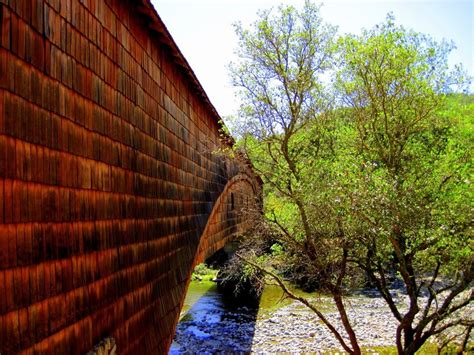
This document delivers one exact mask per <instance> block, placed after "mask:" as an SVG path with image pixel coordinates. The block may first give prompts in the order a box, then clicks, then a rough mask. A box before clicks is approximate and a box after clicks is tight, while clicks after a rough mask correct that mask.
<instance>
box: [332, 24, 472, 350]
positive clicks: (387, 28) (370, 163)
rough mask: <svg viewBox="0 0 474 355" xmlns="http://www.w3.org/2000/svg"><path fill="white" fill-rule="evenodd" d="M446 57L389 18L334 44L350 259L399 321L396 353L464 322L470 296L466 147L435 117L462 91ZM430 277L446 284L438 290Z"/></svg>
mask: <svg viewBox="0 0 474 355" xmlns="http://www.w3.org/2000/svg"><path fill="white" fill-rule="evenodd" d="M451 49H452V45H450V44H447V43H444V42H443V43H437V42H435V41H434V40H432V39H431V38H430V37H428V36H425V35H422V34H419V33H415V32H412V31H407V30H405V29H404V28H403V27H398V26H396V25H395V23H394V20H393V17H392V16H391V15H389V16H388V17H387V21H386V22H385V23H384V24H382V25H379V26H376V27H375V28H374V29H372V30H370V31H364V32H363V33H362V35H361V36H348V37H346V38H345V39H344V40H343V41H342V59H343V68H342V70H341V71H340V72H339V85H340V88H341V91H342V101H343V102H344V104H345V105H347V106H348V107H350V110H347V111H346V113H347V115H348V117H349V118H350V121H351V124H352V125H353V127H354V128H355V130H356V132H357V134H356V141H355V145H354V151H355V152H357V154H358V156H359V159H357V161H358V163H359V164H360V168H359V169H355V170H354V171H353V172H352V174H353V178H352V179H353V181H354V182H356V185H353V186H348V189H347V190H346V193H347V196H348V198H349V199H350V208H351V209H350V211H348V212H349V214H350V215H351V216H352V217H354V218H356V219H357V220H358V222H357V223H358V224H359V225H358V229H359V230H358V232H357V235H356V236H355V238H356V240H357V243H356V245H357V248H356V249H353V250H351V251H350V260H351V261H352V262H354V263H356V264H357V265H358V266H359V267H360V268H362V269H363V270H365V271H366V272H367V275H368V276H369V278H370V280H371V281H372V282H373V284H374V285H375V286H376V287H377V288H378V290H379V291H380V293H381V295H382V296H383V298H384V299H385V300H386V302H387V304H388V305H389V307H390V309H391V311H392V313H393V315H394V317H395V318H396V319H397V321H398V322H399V326H398V329H397V334H396V343H397V348H398V351H399V353H408V354H411V353H414V352H415V351H416V350H418V349H419V348H420V347H421V345H422V344H423V343H424V342H425V341H426V340H427V339H428V338H429V337H430V336H433V335H436V334H438V333H440V332H442V331H443V330H445V329H447V328H449V327H450V326H453V325H456V324H461V323H463V324H466V325H467V326H469V325H471V324H472V322H473V320H472V319H469V320H467V319H463V318H462V317H459V313H460V312H458V311H459V310H460V309H462V308H463V307H464V306H466V305H467V304H468V303H469V302H471V301H472V299H473V295H474V293H473V290H472V288H471V289H469V287H470V285H471V283H472V280H473V278H474V263H473V253H472V247H473V245H472V241H470V240H471V238H472V211H473V206H472V201H473V197H474V196H473V190H472V186H471V185H472V183H471V180H472V155H471V154H470V152H471V151H472V148H473V146H472V140H470V141H468V140H465V141H464V142H461V141H460V140H457V139H456V138H457V137H456V135H458V138H459V135H460V134H459V133H456V131H454V130H456V128H458V127H460V126H459V125H458V126H456V125H455V124H454V122H450V121H449V119H450V118H451V117H450V116H443V115H441V114H439V110H441V108H442V107H443V104H444V103H445V99H446V93H448V92H450V91H451V87H452V85H458V84H460V83H462V82H464V78H463V76H462V72H461V71H460V68H456V69H455V70H454V71H452V72H450V71H449V70H448V66H447V55H448V53H449V52H450V50H451ZM470 135H471V136H472V126H471V132H470ZM392 267H395V269H396V270H397V271H398V273H399V274H400V276H401V278H402V280H403V283H404V285H405V287H406V292H407V295H408V296H409V306H408V309H407V310H404V309H401V307H400V306H399V305H397V304H396V302H395V301H394V299H393V297H392V295H391V293H390V292H389V287H388V285H387V274H388V273H389V272H390V270H391V269H392ZM428 275H429V278H427V276H428ZM440 275H444V276H446V275H452V276H453V277H452V278H451V279H446V280H445V281H446V282H444V283H443V282H441V281H442V279H440ZM465 290H468V291H467V293H466V294H463V291H465ZM424 294H427V295H428V296H427V297H428V299H427V302H425V303H424V304H423V303H422V302H421V299H420V298H421V296H422V295H424ZM456 312H457V313H458V314H457V315H456V316H455V317H454V314H456Z"/></svg>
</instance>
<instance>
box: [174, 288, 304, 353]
mask: <svg viewBox="0 0 474 355" xmlns="http://www.w3.org/2000/svg"><path fill="white" fill-rule="evenodd" d="M293 291H295V290H293ZM295 292H297V293H302V292H301V291H295ZM291 303H292V301H290V300H288V299H286V298H285V297H284V295H283V291H282V290H281V289H280V287H279V286H277V285H266V286H265V289H264V292H263V294H262V297H261V298H260V302H259V305H258V308H255V307H251V306H249V305H243V304H236V301H235V299H233V298H229V297H226V296H225V295H224V294H222V293H221V292H220V291H219V289H218V287H217V285H216V284H215V283H214V282H212V281H191V283H190V285H189V289H188V292H187V294H186V299H185V301H184V305H183V310H182V311H181V317H180V321H179V323H178V326H177V329H176V335H175V338H174V342H173V344H172V346H171V349H170V354H187V353H193V354H195V353H199V354H203V353H215V352H216V351H219V352H227V353H236V352H240V353H241V352H250V351H251V350H252V346H253V340H254V335H255V331H256V323H257V320H260V321H261V320H262V319H266V318H269V317H270V316H271V313H272V312H274V311H276V310H278V309H281V308H283V307H285V306H288V305H289V304H291Z"/></svg>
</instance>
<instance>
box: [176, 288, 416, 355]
mask: <svg viewBox="0 0 474 355" xmlns="http://www.w3.org/2000/svg"><path fill="white" fill-rule="evenodd" d="M393 293H394V295H395V296H396V300H397V302H398V303H399V304H400V305H401V306H406V304H407V301H408V300H407V297H406V296H405V295H404V294H403V292H402V290H394V291H393ZM263 297H264V298H265V294H264V296H263ZM273 298H274V299H278V298H279V297H273ZM311 298H312V300H313V302H315V303H316V304H319V305H320V307H321V308H322V309H323V311H324V314H325V316H327V318H328V319H329V320H330V321H331V322H332V323H333V324H338V323H340V322H338V321H339V320H340V317H339V314H338V313H337V311H336V310H335V307H334V306H333V305H332V303H331V301H330V299H329V298H327V297H317V296H311ZM214 301H215V299H214ZM262 301H265V300H262ZM270 301H272V300H270ZM263 303H264V304H266V306H264V307H263V309H262V307H261V309H259V310H258V312H257V310H251V309H248V308H246V307H241V308H236V309H234V310H232V311H229V310H225V309H223V308H220V307H209V305H208V306H205V307H201V309H200V310H199V307H198V309H197V310H193V308H191V309H190V311H189V312H188V314H187V315H186V316H185V317H184V318H183V319H182V321H181V322H180V323H179V324H178V328H177V332H176V337H175V344H174V346H173V348H172V351H171V353H175V354H178V353H181V354H195V353H199V354H205V353H216V352H224V353H243V352H255V353H259V354H260V353H282V352H284V353H309V352H311V353H324V352H327V351H331V350H335V351H340V350H341V346H340V344H339V343H338V342H337V341H336V340H335V339H334V336H333V335H332V334H331V333H330V332H329V330H327V328H326V327H325V326H324V325H323V324H322V322H321V321H319V320H318V319H317V317H316V316H315V315H314V314H313V313H312V312H311V311H310V310H308V309H307V308H306V307H304V306H303V305H301V304H300V303H298V302H294V301H289V300H287V301H285V302H283V304H281V303H280V304H276V305H273V306H270V307H269V306H268V300H266V302H263ZM347 312H348V316H349V318H350V319H351V321H352V322H353V324H354V325H355V326H354V329H355V331H356V333H357V336H358V339H359V341H360V344H361V346H363V347H365V348H366V350H367V351H370V350H371V349H372V350H374V349H375V348H377V349H380V347H389V346H394V340H393V339H394V334H395V331H396V326H397V323H396V321H395V319H394V318H393V315H392V314H391V312H390V310H389V309H388V307H387V306H386V303H385V301H384V300H383V299H382V298H381V297H380V296H379V295H378V293H377V292H376V291H370V290H365V291H361V292H359V293H358V294H356V295H354V296H352V297H350V298H348V299H347ZM337 328H338V330H339V331H340V332H341V334H343V333H344V332H343V330H342V325H341V326H338V327H337Z"/></svg>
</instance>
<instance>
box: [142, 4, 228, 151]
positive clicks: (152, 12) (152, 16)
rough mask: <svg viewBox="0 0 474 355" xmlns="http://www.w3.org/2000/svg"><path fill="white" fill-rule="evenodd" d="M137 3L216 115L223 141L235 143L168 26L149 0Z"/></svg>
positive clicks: (197, 91)
mask: <svg viewBox="0 0 474 355" xmlns="http://www.w3.org/2000/svg"><path fill="white" fill-rule="evenodd" d="M137 3H138V4H137V6H136V8H137V11H138V12H139V13H141V14H142V15H144V16H146V17H147V18H148V19H149V20H150V23H148V28H149V29H150V30H151V31H153V32H155V33H156V34H157V35H158V39H159V41H160V42H161V43H162V44H164V45H166V46H167V47H168V48H169V49H170V53H171V56H172V57H173V58H174V61H175V64H177V65H178V67H180V68H181V69H182V70H183V73H184V74H185V76H186V78H187V79H188V80H189V82H190V83H191V86H192V87H193V89H194V90H195V92H196V93H197V94H198V96H199V97H201V99H202V100H203V101H204V104H205V105H206V106H207V107H208V109H209V110H210V111H211V112H212V113H213V116H215V117H216V122H217V124H218V125H219V126H221V127H223V128H224V129H223V130H221V134H222V138H223V141H224V143H226V144H228V145H230V146H233V145H234V143H235V140H234V138H233V137H232V136H231V135H230V134H228V133H226V132H227V127H226V125H225V123H224V121H223V120H222V118H221V116H220V115H219V113H218V112H217V110H216V108H215V107H214V105H213V104H212V102H211V100H210V99H209V97H208V96H207V94H206V92H205V91H204V88H203V87H202V85H201V83H200V82H199V80H198V78H197V77H196V74H195V73H194V71H193V70H192V69H191V66H190V65H189V63H188V61H187V60H186V58H185V57H184V55H183V53H181V50H180V49H179V47H178V45H177V44H176V42H175V41H174V39H173V37H172V36H171V33H170V32H169V31H168V28H167V27H166V25H165V24H164V22H163V21H162V20H161V17H160V16H159V15H158V12H157V11H156V9H155V7H154V6H153V4H152V3H151V0H138V1H137Z"/></svg>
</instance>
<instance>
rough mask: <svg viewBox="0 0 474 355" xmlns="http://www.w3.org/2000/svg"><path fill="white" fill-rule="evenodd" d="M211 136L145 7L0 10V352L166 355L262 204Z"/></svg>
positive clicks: (176, 58)
mask: <svg viewBox="0 0 474 355" xmlns="http://www.w3.org/2000/svg"><path fill="white" fill-rule="evenodd" d="M221 127H222V122H221V120H220V117H219V115H218V114H217V112H216V110H215V109H214V107H213V106H212V104H211V103H210V102H209V99H208V98H207V96H206V94H205V92H204V91H203V89H202V87H201V85H200V84H199V82H198V80H197V79H196V77H195V75H194V73H193V72H192V70H191V68H190V67H189V65H188V63H187V62H186V60H185V58H184V57H183V56H182V54H181V52H180V51H179V49H178V48H177V46H176V44H175V43H174V41H173V39H172V38H171V36H170V34H169V33H168V31H167V29H166V27H165V26H164V24H163V23H162V21H161V20H160V18H159V16H158V15H157V13H156V12H155V10H154V9H153V6H152V5H151V3H150V1H149V0H134V1H132V0H103V1H102V0H100V1H99V0H0V353H1V354H14V353H25V354H30V353H38V354H46V353H48V354H51V353H53V354H83V353H86V352H87V351H89V350H92V349H93V348H94V346H95V345H97V344H99V343H100V342H101V340H103V339H109V338H112V339H113V340H114V341H115V345H116V349H117V353H118V354H144V353H149V354H153V353H155V354H158V353H165V352H166V351H167V349H168V347H169V344H170V342H171V339H172V337H173V334H174V327H175V325H176V322H177V319H178V316H179V312H180V307H181V303H182V301H183V297H184V294H185V290H186V287H187V284H188V281H189V275H190V273H191V270H192V268H193V266H194V265H195V263H197V262H198V261H200V260H203V259H204V258H205V257H206V256H207V255H210V254H212V252H213V251H214V250H217V249H218V248H220V247H221V246H222V245H224V244H225V243H226V242H227V241H228V240H229V239H230V238H232V237H233V236H234V235H236V234H238V233H241V232H243V231H244V230H245V229H246V228H247V227H248V225H247V222H246V220H245V219H244V218H242V215H241V214H239V213H237V211H238V210H239V208H241V207H242V206H245V204H247V203H248V201H254V200H255V196H256V195H258V190H259V185H260V183H259V181H258V179H257V178H256V177H255V176H254V175H253V173H252V171H251V169H250V168H249V167H248V166H246V165H245V164H243V163H239V162H238V161H237V160H229V159H227V158H226V159H223V158H222V157H220V156H219V155H217V154H214V152H216V151H218V150H222V149H223V148H226V147H228V146H229V145H230V144H231V143H229V142H231V141H232V139H231V138H230V137H228V136H226V135H222V134H221ZM244 203H245V204H244Z"/></svg>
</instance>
